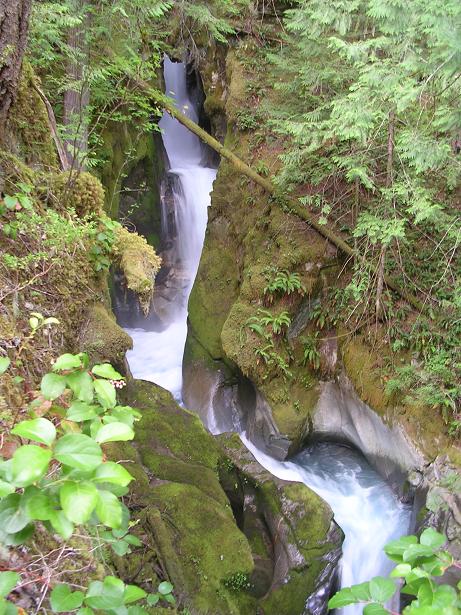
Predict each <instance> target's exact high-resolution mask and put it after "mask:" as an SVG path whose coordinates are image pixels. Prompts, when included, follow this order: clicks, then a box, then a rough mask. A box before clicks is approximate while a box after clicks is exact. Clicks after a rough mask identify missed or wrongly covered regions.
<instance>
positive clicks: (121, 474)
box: [93, 461, 134, 487]
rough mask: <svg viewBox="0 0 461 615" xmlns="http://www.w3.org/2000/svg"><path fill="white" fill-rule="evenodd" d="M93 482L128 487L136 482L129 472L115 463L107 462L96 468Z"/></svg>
mask: <svg viewBox="0 0 461 615" xmlns="http://www.w3.org/2000/svg"><path fill="white" fill-rule="evenodd" d="M93 480H94V481H95V482H99V483H112V484H114V485H121V486H122V487H126V486H127V485H129V483H130V482H131V481H132V480H134V479H133V477H132V476H131V474H130V473H129V472H128V470H125V468H124V467H123V466H122V465H120V464H119V463H114V462H113V461H106V463H102V464H101V465H100V466H98V467H97V468H96V472H95V475H94V478H93Z"/></svg>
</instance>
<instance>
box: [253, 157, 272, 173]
mask: <svg viewBox="0 0 461 615" xmlns="http://www.w3.org/2000/svg"><path fill="white" fill-rule="evenodd" d="M255 171H256V173H259V175H262V176H263V177H267V176H268V175H269V174H270V172H271V170H270V169H269V167H268V166H267V164H266V163H265V162H264V161H263V160H259V161H258V164H257V165H256V167H255Z"/></svg>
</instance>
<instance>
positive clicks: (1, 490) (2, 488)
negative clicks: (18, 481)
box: [0, 480, 14, 498]
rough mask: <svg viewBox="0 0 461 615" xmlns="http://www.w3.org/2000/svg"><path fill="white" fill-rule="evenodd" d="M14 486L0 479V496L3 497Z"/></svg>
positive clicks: (11, 490)
mask: <svg viewBox="0 0 461 615" xmlns="http://www.w3.org/2000/svg"><path fill="white" fill-rule="evenodd" d="M13 491H14V487H13V485H10V483H6V482H5V481H4V480H0V498H4V497H5V496H6V495H9V494H10V493H13Z"/></svg>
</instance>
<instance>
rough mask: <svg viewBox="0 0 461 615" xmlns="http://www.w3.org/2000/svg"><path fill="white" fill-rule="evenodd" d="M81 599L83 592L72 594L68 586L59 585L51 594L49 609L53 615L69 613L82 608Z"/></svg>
mask: <svg viewBox="0 0 461 615" xmlns="http://www.w3.org/2000/svg"><path fill="white" fill-rule="evenodd" d="M83 598H84V594H83V592H80V591H76V592H72V591H71V589H70V587H69V586H68V585H66V584H65V583H61V584H60V585H56V587H55V588H54V589H53V591H52V592H51V596H50V603H51V608H52V609H53V611H54V612H55V613H69V612H70V611H74V610H75V609H78V608H79V607H80V606H82V604H83Z"/></svg>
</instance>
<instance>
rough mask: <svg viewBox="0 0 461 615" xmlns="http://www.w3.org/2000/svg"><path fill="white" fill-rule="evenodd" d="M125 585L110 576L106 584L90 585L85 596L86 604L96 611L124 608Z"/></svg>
mask: <svg viewBox="0 0 461 615" xmlns="http://www.w3.org/2000/svg"><path fill="white" fill-rule="evenodd" d="M124 594H125V584H124V583H123V581H121V580H120V579H117V578H116V577H112V576H108V577H106V578H105V579H104V582H103V583H102V582H101V581H93V582H92V583H90V586H89V588H88V591H87V593H86V596H85V604H87V605H88V606H90V607H92V608H94V609H108V610H110V609H116V608H117V607H120V606H123V597H124Z"/></svg>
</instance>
